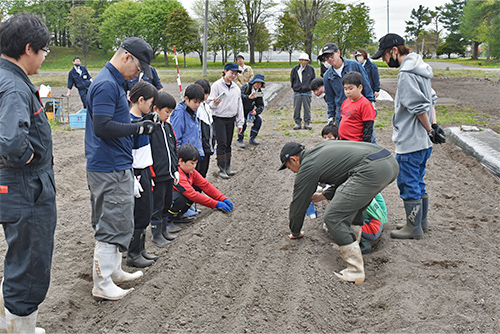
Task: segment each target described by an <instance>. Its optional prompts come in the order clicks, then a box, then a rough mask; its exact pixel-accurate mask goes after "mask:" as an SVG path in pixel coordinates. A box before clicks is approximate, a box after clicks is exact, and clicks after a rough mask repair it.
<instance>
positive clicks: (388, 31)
mask: <svg viewBox="0 0 500 334" xmlns="http://www.w3.org/2000/svg"><path fill="white" fill-rule="evenodd" d="M390 32H391V31H390V30H389V0H387V33H390Z"/></svg>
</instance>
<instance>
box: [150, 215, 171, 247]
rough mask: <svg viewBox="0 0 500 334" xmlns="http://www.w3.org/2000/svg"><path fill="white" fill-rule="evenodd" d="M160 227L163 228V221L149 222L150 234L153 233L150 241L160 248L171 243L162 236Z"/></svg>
mask: <svg viewBox="0 0 500 334" xmlns="http://www.w3.org/2000/svg"><path fill="white" fill-rule="evenodd" d="M162 229H163V222H161V221H160V222H159V221H154V222H151V234H152V235H153V239H152V240H151V241H153V244H155V246H157V247H160V248H164V247H166V246H168V245H170V244H171V242H170V241H168V240H166V239H165V238H164V237H163V234H162Z"/></svg>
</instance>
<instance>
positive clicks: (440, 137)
mask: <svg viewBox="0 0 500 334" xmlns="http://www.w3.org/2000/svg"><path fill="white" fill-rule="evenodd" d="M429 138H430V140H431V142H433V143H434V144H442V143H446V135H445V134H444V131H443V129H441V128H440V127H439V125H437V124H432V129H431V131H429Z"/></svg>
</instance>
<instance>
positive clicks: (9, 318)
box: [4, 308, 45, 334]
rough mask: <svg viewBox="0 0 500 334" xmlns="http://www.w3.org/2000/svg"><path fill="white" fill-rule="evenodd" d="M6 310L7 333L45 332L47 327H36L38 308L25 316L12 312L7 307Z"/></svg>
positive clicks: (39, 333)
mask: <svg viewBox="0 0 500 334" xmlns="http://www.w3.org/2000/svg"><path fill="white" fill-rule="evenodd" d="M4 310H5V322H6V325H7V333H22V334H24V333H34V334H45V329H43V328H40V327H35V325H36V317H37V315H38V310H36V311H35V312H33V313H31V314H30V315H27V316H24V317H20V316H18V315H15V314H12V313H10V312H9V310H7V309H6V308H4Z"/></svg>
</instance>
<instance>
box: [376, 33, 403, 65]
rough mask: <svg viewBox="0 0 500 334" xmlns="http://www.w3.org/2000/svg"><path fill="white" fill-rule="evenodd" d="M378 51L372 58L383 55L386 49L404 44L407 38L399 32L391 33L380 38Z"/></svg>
mask: <svg viewBox="0 0 500 334" xmlns="http://www.w3.org/2000/svg"><path fill="white" fill-rule="evenodd" d="M378 43H379V44H378V51H377V52H376V53H375V54H374V55H373V56H372V59H378V58H380V57H382V55H383V54H384V52H385V50H387V49H389V48H392V47H393V46H398V45H404V44H405V40H404V39H403V38H402V37H401V36H399V35H398V34H392V33H389V34H387V35H385V36H384V37H382V38H381V39H379V40H378Z"/></svg>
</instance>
